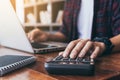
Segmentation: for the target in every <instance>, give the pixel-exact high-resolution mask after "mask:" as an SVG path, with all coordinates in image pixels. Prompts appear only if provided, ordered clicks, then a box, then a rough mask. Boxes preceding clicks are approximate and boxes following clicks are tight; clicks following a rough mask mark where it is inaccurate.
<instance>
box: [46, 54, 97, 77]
mask: <svg viewBox="0 0 120 80" xmlns="http://www.w3.org/2000/svg"><path fill="white" fill-rule="evenodd" d="M44 66H45V69H46V70H47V72H48V73H49V74H60V75H86V76H87V75H88V76H89V75H93V74H94V70H95V67H94V59H91V58H90V57H84V58H79V57H78V58H76V59H71V58H69V57H65V58H64V57H63V56H62V55H59V56H57V57H55V58H54V59H52V60H51V61H48V62H46V63H45V65H44Z"/></svg>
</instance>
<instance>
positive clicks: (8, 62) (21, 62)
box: [0, 55, 36, 76]
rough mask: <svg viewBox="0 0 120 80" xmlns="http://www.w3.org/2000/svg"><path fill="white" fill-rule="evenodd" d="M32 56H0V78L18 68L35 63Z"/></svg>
mask: <svg viewBox="0 0 120 80" xmlns="http://www.w3.org/2000/svg"><path fill="white" fill-rule="evenodd" d="M35 60H36V58H35V57H33V56H22V55H4V56H0V76H3V75H5V74H7V73H9V72H11V71H14V70H16V69H18V68H22V67H24V66H26V65H28V64H30V63H33V62H35Z"/></svg>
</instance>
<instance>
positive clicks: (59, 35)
mask: <svg viewBox="0 0 120 80" xmlns="http://www.w3.org/2000/svg"><path fill="white" fill-rule="evenodd" d="M47 36H48V40H49V41H60V42H65V41H66V40H67V38H66V37H65V36H64V35H63V34H62V33H60V32H56V33H55V34H48V35H47Z"/></svg>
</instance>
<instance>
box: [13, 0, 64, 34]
mask: <svg viewBox="0 0 120 80" xmlns="http://www.w3.org/2000/svg"><path fill="white" fill-rule="evenodd" d="M11 3H12V5H13V7H14V9H15V11H16V14H17V16H18V18H19V20H20V22H21V23H22V25H23V27H24V29H25V31H26V32H29V31H30V30H32V29H34V28H36V27H37V28H39V29H41V30H44V31H46V32H50V33H54V32H56V31H57V30H58V29H59V28H60V27H61V26H62V16H63V9H64V3H65V0H11Z"/></svg>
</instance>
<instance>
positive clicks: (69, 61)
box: [52, 55, 94, 64]
mask: <svg viewBox="0 0 120 80" xmlns="http://www.w3.org/2000/svg"><path fill="white" fill-rule="evenodd" d="M52 62H53V63H59V64H82V63H85V64H91V63H94V60H93V59H91V58H90V57H84V58H80V57H77V58H74V59H73V58H69V57H63V56H62V55H60V56H57V57H56V58H54V59H53V60H52Z"/></svg>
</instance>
